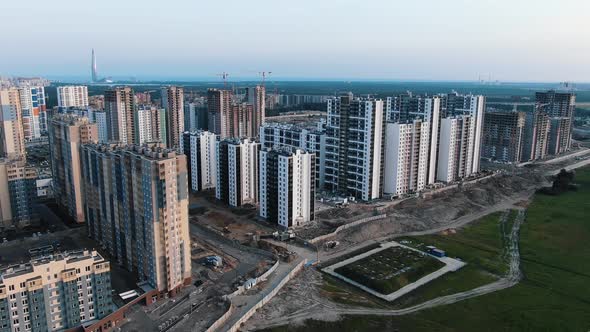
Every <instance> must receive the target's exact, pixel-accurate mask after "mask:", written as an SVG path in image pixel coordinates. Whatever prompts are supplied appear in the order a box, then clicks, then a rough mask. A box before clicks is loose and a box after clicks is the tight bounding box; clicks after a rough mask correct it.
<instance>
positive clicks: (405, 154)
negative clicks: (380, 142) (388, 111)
mask: <svg viewBox="0 0 590 332" xmlns="http://www.w3.org/2000/svg"><path fill="white" fill-rule="evenodd" d="M430 129H431V128H430V122H427V121H422V120H419V119H418V120H414V121H411V122H406V123H392V122H389V123H387V127H386V133H385V137H386V141H385V175H384V180H383V181H384V182H383V191H384V192H385V193H386V194H391V195H394V196H399V195H404V194H407V193H411V192H418V191H421V190H424V188H425V187H426V185H427V184H428V170H429V165H430V136H431V130H430Z"/></svg>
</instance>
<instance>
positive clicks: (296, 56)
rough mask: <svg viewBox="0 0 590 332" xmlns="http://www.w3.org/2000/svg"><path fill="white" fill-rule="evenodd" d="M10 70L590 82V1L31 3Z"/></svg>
mask: <svg viewBox="0 0 590 332" xmlns="http://www.w3.org/2000/svg"><path fill="white" fill-rule="evenodd" d="M0 31H1V33H0V36H1V37H0V45H1V46H0V47H1V49H0V75H46V76H52V77H57V76H77V77H82V78H89V76H90V52H91V48H93V47H94V48H95V49H96V53H97V57H98V69H99V76H119V77H128V76H136V77H138V78H142V79H146V78H154V79H157V78H170V79H177V78H187V79H189V78H200V79H209V80H216V79H217V77H216V76H215V74H216V73H220V72H222V71H227V72H229V73H230V75H231V76H230V78H234V79H239V78H246V77H254V76H256V72H258V71H262V70H265V71H272V72H273V76H274V77H275V79H280V78H291V79H299V78H300V79H306V78H313V79H330V78H333V79H340V78H341V79H391V80H408V79H413V80H475V79H476V78H477V76H478V74H481V75H482V76H483V77H486V78H487V77H488V74H491V75H492V78H493V79H498V80H502V81H564V80H569V81H583V82H588V81H590V0H404V1H399V0H354V1H351V0H339V1H336V0H294V1H281V0H222V1H220V0H206V1H199V0H183V1H181V0H165V1H162V0H159V1H146V0H52V1H47V0H25V1H18V0H16V1H8V0H7V1H4V0H2V3H1V4H0Z"/></svg>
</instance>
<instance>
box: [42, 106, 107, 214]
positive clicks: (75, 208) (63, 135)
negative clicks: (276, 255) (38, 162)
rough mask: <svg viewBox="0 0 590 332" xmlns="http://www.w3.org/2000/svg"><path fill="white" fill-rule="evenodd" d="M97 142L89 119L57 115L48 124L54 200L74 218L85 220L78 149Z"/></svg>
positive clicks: (96, 131) (93, 126) (96, 132)
mask: <svg viewBox="0 0 590 332" xmlns="http://www.w3.org/2000/svg"><path fill="white" fill-rule="evenodd" d="M97 141H98V128H97V127H96V124H93V123H90V121H89V120H88V118H86V117H79V116H76V115H71V114H56V115H54V116H53V118H52V119H51V124H50V126H49V147H50V148H49V150H50V153H51V160H52V163H51V169H52V174H53V188H54V194H55V197H56V199H57V203H58V204H59V205H60V206H61V207H62V208H64V209H65V211H67V213H68V214H69V215H70V216H71V217H72V218H73V219H74V220H75V221H76V222H79V223H81V222H84V221H85V220H86V219H85V214H84V192H83V184H82V170H81V163H80V149H81V147H82V145H83V144H89V143H96V142H97Z"/></svg>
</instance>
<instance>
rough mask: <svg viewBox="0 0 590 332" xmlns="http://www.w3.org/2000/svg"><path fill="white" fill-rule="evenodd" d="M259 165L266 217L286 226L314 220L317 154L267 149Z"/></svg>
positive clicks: (261, 155) (261, 200)
mask: <svg viewBox="0 0 590 332" xmlns="http://www.w3.org/2000/svg"><path fill="white" fill-rule="evenodd" d="M259 167H260V216H261V217H262V218H265V219H266V220H267V221H270V222H272V223H277V224H278V225H280V226H282V227H284V228H289V227H297V226H301V225H303V224H305V223H307V222H309V221H312V220H314V198H315V181H314V179H315V174H314V173H315V154H313V153H310V152H305V151H303V150H300V149H296V150H292V149H291V148H280V149H270V148H265V149H262V150H261V151H260V165H259Z"/></svg>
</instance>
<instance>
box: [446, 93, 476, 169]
mask: <svg viewBox="0 0 590 332" xmlns="http://www.w3.org/2000/svg"><path fill="white" fill-rule="evenodd" d="M441 98H442V102H441V114H442V117H443V118H447V117H453V116H462V115H469V116H471V118H472V119H471V121H470V128H469V132H468V133H467V135H468V136H469V145H468V146H467V156H468V158H467V161H468V163H469V168H468V169H466V170H465V176H469V175H471V174H473V173H479V171H480V158H481V146H482V136H483V123H484V113H485V110H486V98H485V97H484V96H482V95H471V94H469V95H461V94H458V93H450V94H446V95H442V97H441Z"/></svg>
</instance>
